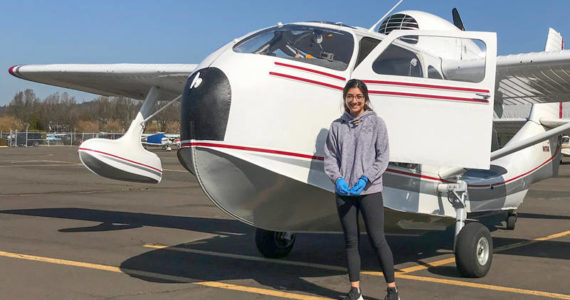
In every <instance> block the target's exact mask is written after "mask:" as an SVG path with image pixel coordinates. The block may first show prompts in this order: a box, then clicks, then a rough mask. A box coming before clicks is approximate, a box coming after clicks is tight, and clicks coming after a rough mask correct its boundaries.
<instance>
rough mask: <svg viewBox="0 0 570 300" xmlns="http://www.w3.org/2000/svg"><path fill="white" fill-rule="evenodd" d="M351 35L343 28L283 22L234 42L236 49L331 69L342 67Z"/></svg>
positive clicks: (349, 49) (351, 46)
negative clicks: (280, 24)
mask: <svg viewBox="0 0 570 300" xmlns="http://www.w3.org/2000/svg"><path fill="white" fill-rule="evenodd" d="M353 49H354V39H353V37H352V35H351V34H350V33H348V32H345V31H340V30H334V29H327V28H320V27H313V26H303V25H285V26H281V27H273V28H269V29H266V30H263V31H261V32H258V33H255V34H253V35H251V36H249V37H247V38H245V39H244V40H243V41H241V42H239V43H238V44H236V45H235V46H234V51H235V52H238V53H253V54H261V55H269V56H276V57H280V58H286V59H291V60H295V61H299V62H305V63H309V64H313V65H318V66H322V67H326V68H330V69H334V70H339V71H342V70H346V68H347V67H348V63H349V62H350V59H351V57H352V52H353Z"/></svg>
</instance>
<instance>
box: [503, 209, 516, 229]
mask: <svg viewBox="0 0 570 300" xmlns="http://www.w3.org/2000/svg"><path fill="white" fill-rule="evenodd" d="M505 221H506V222H507V229H508V230H513V229H515V225H516V223H517V213H516V212H513V211H510V212H509V214H508V215H507V219H506V220H505Z"/></svg>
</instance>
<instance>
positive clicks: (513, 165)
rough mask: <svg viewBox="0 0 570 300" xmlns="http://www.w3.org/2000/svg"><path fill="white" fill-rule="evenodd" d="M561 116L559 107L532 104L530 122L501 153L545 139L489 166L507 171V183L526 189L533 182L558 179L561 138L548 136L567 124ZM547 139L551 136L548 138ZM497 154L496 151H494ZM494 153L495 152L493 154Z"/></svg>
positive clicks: (557, 135)
mask: <svg viewBox="0 0 570 300" xmlns="http://www.w3.org/2000/svg"><path fill="white" fill-rule="evenodd" d="M561 117H562V116H561V115H560V104H559V103H541V104H533V105H532V109H531V112H530V115H529V118H528V119H527V121H526V122H525V124H524V125H523V126H522V127H521V128H520V130H519V131H518V132H517V133H516V134H515V135H514V136H513V137H512V138H511V139H510V140H509V142H508V143H507V144H506V145H505V146H504V147H503V149H509V148H513V147H516V146H517V145H522V146H523V147H524V144H525V141H529V140H531V139H533V138H536V137H540V136H544V137H545V138H544V139H543V140H542V141H541V142H538V143H535V144H533V145H531V146H528V147H524V148H521V150H518V151H515V152H513V153H511V154H508V155H506V156H503V157H500V158H498V159H495V160H493V161H492V162H491V164H492V165H498V166H501V167H503V168H505V169H506V170H508V173H510V174H508V175H507V176H505V177H504V178H505V179H506V181H517V180H521V179H522V180H521V181H520V182H521V183H520V184H522V185H523V186H528V185H530V184H532V183H534V182H537V181H540V180H543V179H546V178H550V177H554V176H557V175H558V169H559V167H560V158H561V152H560V150H561V138H562V137H561V134H556V135H552V134H549V133H550V132H551V131H549V130H551V129H552V128H555V127H558V126H562V125H566V124H568V123H570V119H563V118H561ZM548 135H551V136H549V137H548ZM496 152H498V151H496ZM494 153H495V152H494Z"/></svg>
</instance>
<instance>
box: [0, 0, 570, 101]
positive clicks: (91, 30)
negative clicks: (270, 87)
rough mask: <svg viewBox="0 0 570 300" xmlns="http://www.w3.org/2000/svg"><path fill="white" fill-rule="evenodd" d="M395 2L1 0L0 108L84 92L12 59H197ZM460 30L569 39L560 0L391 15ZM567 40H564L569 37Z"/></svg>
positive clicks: (505, 45)
mask: <svg viewBox="0 0 570 300" xmlns="http://www.w3.org/2000/svg"><path fill="white" fill-rule="evenodd" d="M396 2H397V1H395V0H394V1H387V0H375V1H372V0H366V1H346V0H344V1H342V0H328V1H313V0H305V1H297V0H288V1H267V0H263V1H253V0H251V1H250V0H239V1H238V0H234V1H232V0H208V1H202V0H192V1H190V0H188V1H186V0H179V1H174V0H162V1H158V0H157V1H149V0H136V1H134V0H133V1H131V0H112V1H109V0H97V1H71V0H69V1H64V0H45V1H42V0H36V1H28V0H19V1H10V0H2V1H0V28H1V29H0V106H1V105H5V104H7V103H9V102H10V101H11V100H12V98H13V97H14V95H15V94H16V93H17V92H19V91H23V90H25V89H28V88H30V89H33V90H34V92H35V93H36V95H37V96H38V97H40V98H42V99H43V98H45V97H47V96H48V95H50V94H53V93H56V92H59V93H63V92H67V93H69V94H70V95H71V96H74V97H75V98H76V100H77V101H78V102H82V101H89V100H92V99H94V98H95V97H96V96H95V95H92V94H87V93H82V92H77V91H72V90H68V89H63V88H57V87H51V86H47V85H43V84H39V83H33V82H29V81H25V80H21V79H17V78H15V77H12V76H11V75H9V73H8V69H9V68H10V67H11V66H13V65H18V64H54V63H58V64H59V63H93V64H97V63H199V62H200V61H201V60H202V59H204V58H205V57H206V56H207V55H208V54H209V53H211V52H213V51H215V50H216V49H217V48H219V47H220V46H222V45H224V44H226V43H227V42H229V41H231V40H232V39H234V38H237V37H240V36H243V35H244V34H246V33H248V32H251V31H254V30H257V29H260V28H265V27H269V26H273V25H275V24H277V23H278V22H283V23H288V22H296V21H317V20H318V21H333V22H342V23H344V24H347V25H355V26H361V27H366V28H369V27H370V26H372V25H373V24H374V23H375V22H376V21H377V20H378V19H379V18H380V17H382V16H383V15H384V14H385V13H386V12H387V11H388V10H389V9H390V8H391V7H392V6H393V5H394V4H395V3H396ZM454 7H456V8H457V9H458V10H459V13H460V14H461V17H462V19H463V24H464V25H465V27H466V29H467V30H474V31H493V32H497V44H498V54H499V55H506V54H514V53H525V52H537V51H542V50H543V49H544V44H545V42H546V36H547V33H548V28H549V27H553V28H554V29H556V30H557V31H559V32H560V33H561V34H562V36H563V37H564V36H568V37H569V40H570V23H569V22H568V21H567V18H568V12H569V11H570V1H568V0H548V1H538V0H519V1H514V0H509V1H507V0H493V1H490V0H477V1H473V0H471V1H464V0H460V1H459V0H457V1H440V0H430V1H428V0H405V1H404V2H403V3H402V4H401V5H400V6H399V7H398V8H397V9H396V10H395V11H401V10H422V11H426V12H429V13H433V14H436V15H438V16H440V17H442V18H444V19H447V20H450V21H451V20H452V17H451V9H452V8H454ZM569 44H570V43H569Z"/></svg>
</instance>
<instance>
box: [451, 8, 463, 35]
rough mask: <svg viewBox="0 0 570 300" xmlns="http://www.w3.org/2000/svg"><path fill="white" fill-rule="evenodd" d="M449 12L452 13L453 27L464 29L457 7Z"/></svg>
mask: <svg viewBox="0 0 570 300" xmlns="http://www.w3.org/2000/svg"><path fill="white" fill-rule="evenodd" d="M451 14H452V15H453V24H455V27H457V28H459V29H461V31H465V26H463V21H461V17H460V16H459V11H457V8H454V9H452V10H451Z"/></svg>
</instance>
